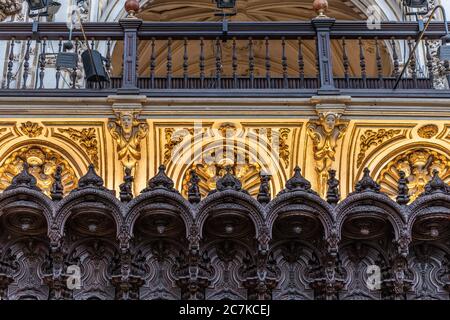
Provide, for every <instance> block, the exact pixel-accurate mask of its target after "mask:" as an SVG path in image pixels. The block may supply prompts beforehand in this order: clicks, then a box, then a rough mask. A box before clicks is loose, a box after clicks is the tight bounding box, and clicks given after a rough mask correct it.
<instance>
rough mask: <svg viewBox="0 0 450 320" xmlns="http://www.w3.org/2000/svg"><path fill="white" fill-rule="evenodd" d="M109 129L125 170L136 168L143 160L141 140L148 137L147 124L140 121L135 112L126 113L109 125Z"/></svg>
mask: <svg viewBox="0 0 450 320" xmlns="http://www.w3.org/2000/svg"><path fill="white" fill-rule="evenodd" d="M108 129H109V132H110V133H111V136H112V138H113V139H114V141H115V142H116V144H117V154H118V158H119V161H120V162H121V164H122V165H123V166H124V168H134V167H135V166H136V163H137V162H138V161H139V160H140V159H141V140H142V139H144V138H145V137H146V136H147V133H148V125H147V123H146V122H145V121H140V120H138V119H137V114H136V113H135V112H131V111H124V112H120V113H119V114H118V116H117V119H116V120H113V121H110V122H109V123H108Z"/></svg>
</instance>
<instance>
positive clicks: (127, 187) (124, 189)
mask: <svg viewBox="0 0 450 320" xmlns="http://www.w3.org/2000/svg"><path fill="white" fill-rule="evenodd" d="M119 189H120V201H122V202H129V201H131V200H132V199H133V190H132V189H133V176H132V175H131V168H128V167H126V168H125V177H124V178H123V183H122V184H121V185H120V186H119Z"/></svg>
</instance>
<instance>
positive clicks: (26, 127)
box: [20, 121, 44, 138]
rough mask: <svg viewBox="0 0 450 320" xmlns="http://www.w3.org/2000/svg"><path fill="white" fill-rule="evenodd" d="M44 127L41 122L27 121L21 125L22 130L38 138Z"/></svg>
mask: <svg viewBox="0 0 450 320" xmlns="http://www.w3.org/2000/svg"><path fill="white" fill-rule="evenodd" d="M43 130H44V127H42V126H40V125H39V123H35V122H31V121H27V122H24V123H22V124H21V125H20V131H21V132H22V133H23V134H24V135H26V136H28V137H29V138H36V137H38V136H40V135H41V134H42V131H43Z"/></svg>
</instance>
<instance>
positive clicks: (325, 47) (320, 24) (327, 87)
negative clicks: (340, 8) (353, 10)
mask: <svg viewBox="0 0 450 320" xmlns="http://www.w3.org/2000/svg"><path fill="white" fill-rule="evenodd" d="M313 8H314V10H315V11H316V12H317V14H318V16H317V17H316V18H314V19H312V20H311V23H312V25H313V26H314V29H316V33H317V40H316V45H317V51H316V56H317V60H318V67H319V76H320V79H319V80H320V83H319V90H318V93H319V94H338V93H339V90H338V89H336V87H335V86H334V78H333V63H332V57H331V42H330V31H331V27H332V26H333V24H334V22H335V21H336V19H333V18H329V17H327V16H326V15H325V12H326V10H327V9H328V1H327V0H315V1H314V3H313Z"/></svg>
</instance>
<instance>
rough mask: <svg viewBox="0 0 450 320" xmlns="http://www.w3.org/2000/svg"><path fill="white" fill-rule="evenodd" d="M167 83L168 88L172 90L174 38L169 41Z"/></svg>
mask: <svg viewBox="0 0 450 320" xmlns="http://www.w3.org/2000/svg"><path fill="white" fill-rule="evenodd" d="M166 66H167V83H166V88H167V89H172V38H169V39H167V65H166Z"/></svg>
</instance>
